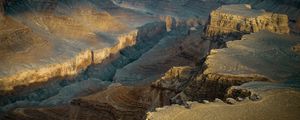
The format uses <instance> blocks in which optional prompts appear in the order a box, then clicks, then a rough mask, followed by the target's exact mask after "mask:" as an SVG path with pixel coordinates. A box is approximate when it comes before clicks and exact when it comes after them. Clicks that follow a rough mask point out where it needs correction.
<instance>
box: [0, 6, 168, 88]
mask: <svg viewBox="0 0 300 120" xmlns="http://www.w3.org/2000/svg"><path fill="white" fill-rule="evenodd" d="M10 2H11V3H9V6H6V7H7V12H8V13H9V16H7V17H6V18H5V20H4V22H1V30H2V31H1V42H3V43H4V44H1V45H2V46H1V53H3V54H1V55H2V57H1V68H0V69H1V72H0V73H1V78H0V81H1V88H0V90H1V91H10V90H13V89H14V87H17V86H27V85H30V84H32V83H39V82H46V81H48V80H49V79H51V78H54V77H66V76H73V75H75V74H77V73H80V72H81V71H82V70H84V69H86V68H87V66H89V65H91V64H92V63H95V64H96V63H101V62H102V61H103V60H104V59H107V58H108V57H109V56H110V55H111V54H116V53H118V52H119V51H120V50H121V49H124V48H125V47H128V46H132V45H134V44H136V42H143V40H145V39H151V37H153V36H156V35H157V34H162V33H163V31H164V30H165V25H164V23H162V24H156V25H157V26H155V25H154V24H153V26H155V27H151V28H147V27H140V28H137V27H138V26H136V25H134V26H131V27H129V28H128V27H127V26H126V24H128V23H127V21H119V20H116V19H115V18H114V17H113V16H111V15H110V13H108V12H105V11H100V10H97V9H95V6H93V5H85V4H76V3H73V2H72V3H61V2H57V1H56V2H54V3H53V2H49V3H48V2H38V1H27V2H26V1H10ZM86 3H87V4H88V3H90V2H86ZM37 4H38V5H43V4H45V5H49V7H43V8H39V7H38V5H37ZM53 5H54V7H51V6H53ZM64 5H67V6H68V7H65V6H64ZM33 6H34V9H29V8H30V7H33ZM71 6H76V7H71ZM2 7H3V6H2ZM35 7H36V8H35ZM45 9H46V11H45ZM22 10H26V12H23V13H22V12H20V11H22ZM65 10H68V12H66V11H65ZM49 11H50V12H49ZM56 12H62V13H64V15H58V14H57V13H56ZM144 16H146V15H144ZM124 19H127V18H126V17H124ZM99 20H100V21H99ZM149 21H150V22H151V21H152V20H149ZM131 22H134V21H131ZM146 22H147V21H144V23H139V25H143V24H145V23H146ZM2 23H4V24H2ZM148 26H151V25H148ZM7 28H10V29H7ZM150 29H151V30H150ZM146 31H147V32H146ZM149 31H150V32H149ZM54 48H55V49H54Z"/></svg>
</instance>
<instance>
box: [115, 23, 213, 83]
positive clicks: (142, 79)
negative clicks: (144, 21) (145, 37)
mask: <svg viewBox="0 0 300 120" xmlns="http://www.w3.org/2000/svg"><path fill="white" fill-rule="evenodd" d="M178 29H179V30H178ZM188 29H189V28H183V29H180V28H177V29H174V31H171V33H170V34H169V35H167V36H165V37H164V38H162V39H161V40H160V42H159V43H158V44H157V45H155V46H154V47H153V48H152V49H151V50H150V51H148V52H147V53H145V54H144V55H143V56H141V58H139V59H138V60H136V61H135V62H133V63H131V64H128V65H127V66H124V67H123V68H121V69H119V70H117V71H116V74H115V75H114V78H113V80H114V81H116V82H119V83H122V84H127V85H134V84H147V83H151V82H153V81H154V80H157V79H159V78H161V77H162V76H163V75H164V73H166V72H167V71H168V70H169V69H170V68H172V67H173V66H195V65H196V64H198V62H197V61H201V60H202V59H203V58H205V56H206V55H207V52H208V51H209V44H210V41H209V40H203V39H201V35H200V32H201V30H197V31H192V32H191V33H190V34H189V35H188V31H187V30H188ZM200 29H201V28H200ZM177 30H178V31H177ZM127 54H128V53H127ZM150 60H151V61H150ZM157 68H159V69H157Z"/></svg>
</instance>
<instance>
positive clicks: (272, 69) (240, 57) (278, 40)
mask: <svg viewBox="0 0 300 120" xmlns="http://www.w3.org/2000/svg"><path fill="white" fill-rule="evenodd" d="M298 39H299V38H298V37H295V36H286V35H277V34H274V33H270V32H267V31H262V32H258V33H253V34H250V35H245V36H243V37H242V40H239V41H232V42H228V43H227V46H228V48H224V49H217V50H212V51H211V54H210V55H209V56H208V58H207V61H206V62H205V63H206V64H207V69H206V70H205V71H204V75H206V76H207V79H208V80H215V79H220V80H223V79H226V78H227V77H226V76H228V78H230V79H231V80H235V79H234V77H235V76H236V77H237V79H240V77H245V78H247V77H249V78H254V79H263V78H265V79H269V80H275V81H282V80H292V79H294V80H299V69H300V65H299V54H298V53H297V52H294V51H293V50H292V48H294V46H296V45H298V44H299V40H298ZM219 59H222V61H221V62H217V61H218V60H219ZM249 80H251V79H249Z"/></svg>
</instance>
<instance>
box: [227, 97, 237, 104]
mask: <svg viewBox="0 0 300 120" xmlns="http://www.w3.org/2000/svg"><path fill="white" fill-rule="evenodd" d="M226 103H228V104H236V103H237V101H236V100H235V99H233V98H226Z"/></svg>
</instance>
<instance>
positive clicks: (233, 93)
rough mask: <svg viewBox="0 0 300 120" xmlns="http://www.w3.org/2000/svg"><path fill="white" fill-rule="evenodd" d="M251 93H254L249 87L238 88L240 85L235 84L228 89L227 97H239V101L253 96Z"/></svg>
mask: <svg viewBox="0 0 300 120" xmlns="http://www.w3.org/2000/svg"><path fill="white" fill-rule="evenodd" d="M251 94H252V92H251V91H250V90H248V89H245V88H238V87H235V86H233V87H230V88H229V89H228V90H227V93H226V95H225V97H230V98H235V99H239V101H240V100H242V99H244V98H246V97H249V96H251Z"/></svg>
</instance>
